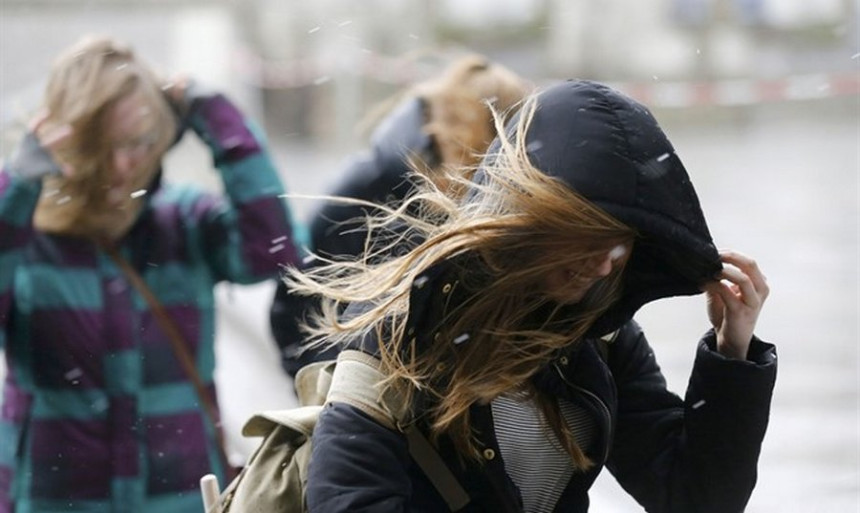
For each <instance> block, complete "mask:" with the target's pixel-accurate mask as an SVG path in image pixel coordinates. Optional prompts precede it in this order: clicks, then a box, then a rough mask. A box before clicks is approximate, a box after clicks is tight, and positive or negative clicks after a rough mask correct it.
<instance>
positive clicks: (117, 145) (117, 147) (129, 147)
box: [110, 131, 158, 153]
mask: <svg viewBox="0 0 860 513" xmlns="http://www.w3.org/2000/svg"><path fill="white" fill-rule="evenodd" d="M156 144H158V133H157V132H154V131H153V132H148V133H145V134H143V135H140V136H137V137H134V138H131V139H127V140H124V141H114V142H112V143H111V146H110V147H111V150H112V151H114V152H117V151H121V152H126V153H144V152H148V151H150V150H152V149H153V148H154V147H155V145H156Z"/></svg>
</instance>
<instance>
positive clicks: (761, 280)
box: [720, 250, 770, 302]
mask: <svg viewBox="0 0 860 513" xmlns="http://www.w3.org/2000/svg"><path fill="white" fill-rule="evenodd" d="M720 257H721V259H722V261H723V262H724V263H727V264H730V265H733V266H735V267H737V268H738V269H740V270H741V271H743V273H744V274H746V276H748V277H749V279H750V281H751V283H752V285H753V287H754V288H755V290H756V293H757V294H758V295H759V297H761V300H762V302H763V301H764V300H765V299H766V298H767V296H768V294H769V293H770V288H769V287H768V285H767V277H766V276H765V275H764V274H763V273H762V272H761V269H759V266H758V263H757V262H756V261H755V259H753V258H751V257H749V256H747V255H744V254H743V253H740V252H738V251H734V250H723V251H720Z"/></svg>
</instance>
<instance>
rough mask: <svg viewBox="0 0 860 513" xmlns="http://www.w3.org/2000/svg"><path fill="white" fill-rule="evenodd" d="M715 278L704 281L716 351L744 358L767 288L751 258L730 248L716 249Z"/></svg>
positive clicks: (763, 278) (765, 280)
mask: <svg viewBox="0 0 860 513" xmlns="http://www.w3.org/2000/svg"><path fill="white" fill-rule="evenodd" d="M720 257H721V259H722V261H723V264H724V265H723V271H722V273H720V276H719V280H714V281H712V282H709V283H706V284H705V285H704V286H703V287H702V288H703V290H704V291H705V292H706V293H707V298H708V317H709V319H710V321H711V324H712V325H713V327H714V330H715V331H716V333H717V351H719V352H720V353H721V354H723V355H724V356H727V357H730V358H737V359H741V360H744V359H746V357H747V352H748V351H749V346H750V342H751V341H752V336H753V332H754V331H755V325H756V322H757V321H758V316H759V313H761V309H762V307H763V306H764V302H765V300H766V299H767V296H768V294H769V293H770V289H769V287H768V285H767V278H765V276H764V275H763V274H762V272H761V270H760V269H759V268H758V264H756V262H755V260H753V259H752V258H750V257H748V256H746V255H744V254H741V253H738V252H736V251H732V250H725V251H721V252H720Z"/></svg>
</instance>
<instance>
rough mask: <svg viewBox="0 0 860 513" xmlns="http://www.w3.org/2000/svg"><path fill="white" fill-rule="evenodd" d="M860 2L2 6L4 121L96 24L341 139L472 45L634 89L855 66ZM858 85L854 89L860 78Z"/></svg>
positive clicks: (263, 108) (278, 1) (282, 118)
mask: <svg viewBox="0 0 860 513" xmlns="http://www.w3.org/2000/svg"><path fill="white" fill-rule="evenodd" d="M857 5H858V2H857V1H856V0H817V1H816V2H808V1H805V0H648V1H641V2H626V1H623V0H363V1H361V2H355V1H346V0H315V1H313V2H309V1H299V0H249V1H239V0H235V1H230V0H220V1H218V0H216V1H199V0H198V1H194V0H88V1H82V0H78V1H76V0H64V1H59V0H54V1H49V0H3V3H2V4H0V43H2V44H0V91H2V99H0V107H2V110H0V123H2V126H3V128H4V132H8V129H9V128H10V127H12V126H15V124H16V123H18V125H19V126H20V120H21V119H22V118H24V117H26V113H27V112H28V110H29V109H31V108H32V106H33V105H35V104H36V103H37V102H38V98H39V95H40V94H41V86H42V81H43V79H44V75H45V74H46V72H47V68H48V65H49V63H50V59H51V58H52V57H53V55H54V54H55V53H56V52H57V51H59V49H61V48H62V47H63V46H65V45H67V44H69V43H70V42H72V41H74V40H75V39H77V37H78V36H79V35H80V34H81V33H84V32H93V31H95V32H102V33H109V34H112V35H115V36H117V37H120V38H122V39H126V40H129V41H131V42H132V43H133V44H135V46H136V47H138V48H140V50H141V52H142V53H144V54H145V55H146V56H149V57H151V60H152V61H154V62H155V63H157V64H158V65H159V66H161V67H162V68H164V69H165V70H166V71H168V72H174V71H183V72H189V73H191V74H194V75H195V76H202V77H204V79H205V80H207V81H208V82H210V83H213V84H214V85H217V86H220V87H224V88H226V89H228V90H230V91H231V93H232V94H233V95H234V96H238V97H239V99H240V101H241V102H242V103H243V104H245V105H246V106H247V107H248V108H251V109H256V110H257V113H259V114H260V115H261V116H263V117H264V118H265V120H266V122H267V124H268V128H269V129H270V132H271V133H272V134H273V136H275V137H281V138H286V139H292V138H295V139H300V140H307V139H312V140H315V141H320V142H321V143H323V144H328V143H332V144H335V145H337V146H339V147H343V146H349V145H350V144H352V143H353V142H355V139H356V134H355V131H354V128H355V126H356V124H357V123H358V122H359V120H361V118H362V116H364V115H365V113H366V112H367V110H368V108H369V106H371V105H373V104H375V103H376V102H378V101H380V100H381V99H383V98H386V97H387V96H389V95H391V94H393V93H394V92H395V91H397V90H398V89H399V88H401V87H403V86H405V85H408V84H410V83H412V82H414V81H416V80H419V79H421V78H424V77H426V76H429V75H431V74H433V73H434V72H435V70H437V69H439V67H440V66H442V65H443V64H444V62H445V59H446V58H447V57H450V56H451V55H452V54H456V53H459V52H464V51H478V52H481V53H484V54H487V55H488V56H490V57H491V58H493V59H496V60H498V61H500V62H502V63H504V64H505V65H507V66H509V67H510V68H512V69H514V70H515V71H517V72H519V73H521V74H523V75H524V76H526V77H529V78H531V79H532V80H534V81H535V82H538V83H541V82H544V81H547V80H553V79H560V78H570V77H580V78H594V79H600V80H606V81H613V82H618V83H620V85H621V86H622V88H624V87H627V88H628V89H629V90H630V92H632V93H634V94H635V93H637V91H640V90H641V89H637V88H640V86H648V85H654V84H676V83H685V82H688V83H692V82H697V83H699V82H707V81H720V80H729V79H732V80H739V79H740V80H765V79H770V80H774V79H782V78H784V77H791V76H795V75H801V74H802V75H807V74H816V73H817V74H828V73H836V72H842V73H845V72H849V73H850V72H853V71H856V69H857V65H858V59H857V58H856V56H855V57H854V58H853V59H852V58H850V57H851V55H853V54H855V53H856V52H857V51H858V49H857V48H858V29H857V26H858V24H857V16H858V9H857ZM843 86H844V84H843ZM810 87H819V88H820V87H825V86H822V85H821V84H813V85H811V86H810ZM826 87H830V86H829V85H828V86H826ZM845 87H848V88H849V89H848V92H849V93H850V92H851V89H850V88H851V87H854V89H855V91H856V84H848V85H847V86H845ZM664 89H666V88H664ZM676 92H677V88H676V89H674V90H673V89H671V88H669V89H667V90H663V91H662V92H660V93H659V94H657V97H656V98H649V100H650V101H651V103H654V102H658V103H659V101H662V100H661V98H664V97H665V98H666V99H667V101H668V103H670V104H671V96H673V95H674V94H676ZM855 94H856V93H855ZM675 101H676V102H677V101H678V100H677V98H676V100H675ZM751 101H755V98H753V99H752V100H751ZM6 149H7V145H6V144H4V145H3V150H4V151H3V154H6Z"/></svg>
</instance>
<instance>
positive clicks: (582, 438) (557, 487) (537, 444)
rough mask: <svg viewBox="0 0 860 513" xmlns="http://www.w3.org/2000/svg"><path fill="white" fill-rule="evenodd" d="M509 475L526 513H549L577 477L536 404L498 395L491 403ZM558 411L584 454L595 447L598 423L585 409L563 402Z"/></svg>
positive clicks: (566, 455)
mask: <svg viewBox="0 0 860 513" xmlns="http://www.w3.org/2000/svg"><path fill="white" fill-rule="evenodd" d="M490 405H491V408H492V412H493V423H494V428H495V431H496V439H497V441H498V443H499V450H500V451H501V453H502V460H503V461H504V462H505V471H506V472H507V474H508V476H509V477H510V478H511V480H512V481H513V482H514V484H515V485H516V486H517V488H518V489H519V491H520V496H521V497H522V499H523V510H524V511H525V512H526V513H548V512H551V511H553V510H554V509H555V505H556V502H558V499H559V498H560V497H561V494H562V492H563V491H564V489H565V487H566V486H567V484H568V482H569V481H570V479H571V477H573V473H574V467H573V464H572V462H571V460H570V456H569V455H568V454H567V453H566V452H565V451H564V449H563V448H562V446H561V443H560V442H559V441H558V438H557V437H556V436H555V434H554V433H553V432H552V429H551V428H550V427H549V426H548V425H547V424H546V421H545V419H544V416H543V414H542V413H541V412H540V410H539V409H538V407H537V404H536V403H535V402H534V401H533V400H530V399H520V398H517V397H509V396H500V397H497V398H496V399H494V400H493V401H492V402H491V403H490ZM559 408H560V409H561V414H562V416H563V417H564V420H565V422H566V423H567V426H568V427H569V428H570V429H571V432H572V433H573V436H574V439H575V440H576V441H577V443H579V445H580V447H581V448H582V449H583V450H586V449H587V448H588V447H589V446H590V445H591V444H592V443H594V440H595V435H596V433H597V424H596V422H595V421H594V419H593V418H592V417H591V416H590V415H589V414H588V412H587V411H586V410H584V409H583V408H581V407H579V406H577V405H575V404H573V403H571V402H568V401H565V400H559Z"/></svg>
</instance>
